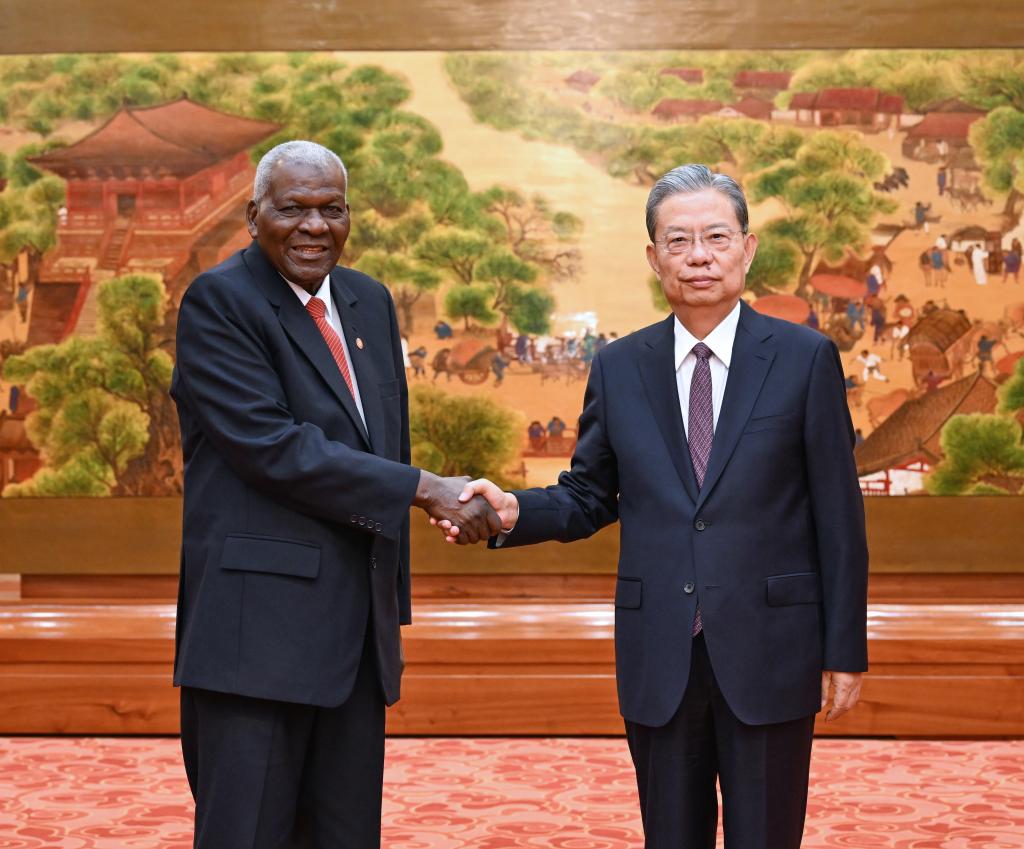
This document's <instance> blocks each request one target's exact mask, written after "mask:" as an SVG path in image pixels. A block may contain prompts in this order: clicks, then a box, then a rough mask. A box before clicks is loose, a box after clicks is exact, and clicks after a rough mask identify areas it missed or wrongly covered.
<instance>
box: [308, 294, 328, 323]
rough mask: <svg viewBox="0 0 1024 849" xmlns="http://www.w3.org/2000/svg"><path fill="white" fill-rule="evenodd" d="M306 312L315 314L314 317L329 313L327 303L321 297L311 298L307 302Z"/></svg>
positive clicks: (321, 316)
mask: <svg viewBox="0 0 1024 849" xmlns="http://www.w3.org/2000/svg"><path fill="white" fill-rule="evenodd" d="M306 312H308V313H309V314H310V315H311V316H313V318H317V319H319V318H323V317H324V316H325V315H327V304H325V303H324V302H323V301H322V300H320V299H319V298H310V299H309V300H308V301H307V302H306Z"/></svg>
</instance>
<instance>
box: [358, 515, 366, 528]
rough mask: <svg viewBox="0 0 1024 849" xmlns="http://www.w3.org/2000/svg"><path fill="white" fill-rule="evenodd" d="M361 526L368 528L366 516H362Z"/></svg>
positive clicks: (360, 519) (360, 518)
mask: <svg viewBox="0 0 1024 849" xmlns="http://www.w3.org/2000/svg"><path fill="white" fill-rule="evenodd" d="M359 526H360V527H363V528H365V527H366V517H365V516H360V517H359Z"/></svg>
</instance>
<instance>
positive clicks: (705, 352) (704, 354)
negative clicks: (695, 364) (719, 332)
mask: <svg viewBox="0 0 1024 849" xmlns="http://www.w3.org/2000/svg"><path fill="white" fill-rule="evenodd" d="M693 355H694V356H695V357H696V358H697V359H698V360H706V359H708V358H710V356H711V349H710V348H709V347H708V346H707V345H705V344H704V343H703V342H698V343H697V344H696V345H694V346H693Z"/></svg>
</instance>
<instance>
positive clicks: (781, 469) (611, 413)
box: [440, 165, 867, 849]
mask: <svg viewBox="0 0 1024 849" xmlns="http://www.w3.org/2000/svg"><path fill="white" fill-rule="evenodd" d="M747 221H748V219H747V205H746V200H745V198H744V196H743V193H742V190H741V189H740V188H739V186H738V185H737V184H736V183H735V182H734V181H733V180H732V179H731V178H729V177H727V176H724V175H721V174H715V173H713V172H711V171H709V170H708V169H707V168H705V167H704V166H699V165H687V166H682V167H680V168H676V169H674V170H673V171H671V172H669V173H668V174H666V175H665V176H664V177H662V178H661V179H660V180H659V181H658V182H657V183H656V184H655V186H654V188H653V189H652V190H651V193H650V198H649V200H648V203H647V227H648V232H649V234H650V238H651V245H650V246H648V248H647V257H648V261H649V262H650V265H651V267H652V269H653V270H654V272H655V273H656V274H657V275H658V277H659V279H660V281H661V285H662V289H663V292H664V294H665V297H666V298H667V300H668V302H669V303H670V305H671V307H672V311H673V315H670V316H669V317H668V318H667V319H665V320H664V321H661V322H658V323H657V324H654V325H651V326H650V327H647V328H645V329H642V330H639V331H637V332H635V333H633V334H630V335H629V336H627V337H624V338H623V339H622V340H621V341H619V342H617V343H616V344H615V345H612V346H609V347H608V348H606V349H605V350H603V351H602V352H601V354H600V355H599V356H597V357H595V359H594V363H593V368H592V370H591V373H590V380H589V383H588V386H587V391H586V396H585V399H584V404H583V412H582V415H581V417H580V424H579V435H578V442H577V446H576V450H575V454H574V456H573V460H572V468H571V471H567V472H563V473H562V474H561V475H560V477H559V482H558V484H557V485H555V486H550V487H547V488H546V489H540V488H537V489H528V490H520V491H516V492H512V493H505V492H502V491H501V490H500V489H499V488H498V487H496V486H495V485H494V484H492V483H490V482H489V481H486V480H478V481H473V482H472V483H470V484H469V485H467V487H466V490H465V491H464V493H463V496H462V497H464V498H467V499H469V498H471V497H473V496H474V495H475V494H483V495H485V496H486V497H487V498H488V500H489V501H490V502H491V504H492V505H493V506H494V507H495V508H496V509H497V510H498V512H499V513H500V515H501V517H502V527H503V529H504V531H505V533H503V534H501V535H499V536H498V537H496V538H495V539H493V540H492V541H491V542H490V544H491V545H492V546H494V547H499V548H505V547H510V546H518V545H528V544H532V543H537V542H542V541H545V540H552V539H556V540H560V541H562V542H568V541H571V540H575V539H580V538H583V537H587V536H590V535H591V534H593V533H595V532H596V531H597V530H598V529H600V528H601V527H603V526H605V525H607V524H609V523H611V522H614V521H616V520H619V522H620V523H621V531H620V533H621V548H620V558H619V567H618V581H617V586H616V593H615V607H616V611H615V613H616V623H615V634H616V658H617V678H618V691H619V705H620V709H621V712H622V715H623V717H624V718H625V723H626V733H627V737H628V741H629V747H630V752H631V754H632V757H633V762H634V764H635V766H636V775H637V783H638V787H639V791H640V802H641V809H642V814H643V822H644V830H645V833H646V836H647V837H646V839H647V846H648V847H655V846H656V847H658V849H666V847H676V848H677V849H683V848H684V847H686V849H692V847H707V848H708V849H710V848H711V847H713V846H714V845H715V832H716V828H717V798H716V793H715V782H716V777H717V779H718V780H719V781H720V783H721V788H722V795H723V798H724V803H725V833H726V842H727V844H728V845H731V846H744V847H749V846H758V847H770V848H771V849H794V847H797V846H799V844H800V841H801V836H802V831H803V822H804V814H805V807H806V799H807V782H808V771H809V763H810V753H811V735H812V731H813V727H814V714H815V713H816V711H818V710H819V709H822V708H824V707H825V706H826V704H827V702H828V696H829V692H830V690H831V691H832V692H833V693H834V697H833V704H832V707H831V709H830V710H829V712H828V715H827V719H828V720H833V719H835V718H836V717H838V716H840V715H842V714H843V713H845V712H846V711H847V710H849V709H850V708H851V707H853V706H854V704H856V702H857V699H858V696H859V692H860V685H861V673H862V672H863V671H864V669H865V668H866V666H867V638H866V604H867V603H866V596H867V547H866V541H865V534H864V508H863V501H862V498H861V494H860V488H859V485H858V481H857V473H856V469H855V466H854V460H853V443H854V429H853V425H852V423H851V420H850V414H849V410H848V408H847V405H846V390H845V388H844V378H843V372H842V367H841V362H840V359H839V353H838V351H837V349H836V347H835V345H834V344H833V343H832V342H831V341H830V340H829V339H827V338H826V337H825V336H823V335H821V334H819V333H816V332H814V331H812V330H810V329H808V328H806V327H801V326H799V325H796V324H791V323H789V322H785V321H780V320H776V319H772V318H769V317H767V316H763V315H760V314H759V313H757V312H755V311H754V310H753V309H751V308H750V307H748V306H747V305H746V304H744V303H743V302H742V301H741V300H740V294H741V292H742V290H743V287H744V282H745V279H746V273H747V271H748V270H749V268H750V264H751V262H752V261H753V259H754V253H755V251H756V249H757V237H756V236H755V235H754V234H753V233H750V232H749V231H748V224H747ZM440 526H441V528H442V530H443V531H445V532H446V533H447V539H448V540H449V541H459V542H461V541H462V540H461V533H460V532H459V531H458V529H457V527H453V526H449V525H448V523H446V522H444V521H442V522H441V523H440ZM823 528H827V533H824V532H821V530H820V529H823Z"/></svg>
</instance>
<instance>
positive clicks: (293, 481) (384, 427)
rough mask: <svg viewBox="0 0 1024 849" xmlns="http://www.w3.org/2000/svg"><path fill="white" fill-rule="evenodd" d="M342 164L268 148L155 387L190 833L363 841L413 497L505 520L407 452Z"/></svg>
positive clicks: (194, 292) (478, 517)
mask: <svg viewBox="0 0 1024 849" xmlns="http://www.w3.org/2000/svg"><path fill="white" fill-rule="evenodd" d="M347 190H348V175H347V173H346V171H345V166H344V165H343V164H342V162H341V160H340V159H339V158H338V157H337V156H336V155H335V154H334V153H332V152H331V151H330V150H327V149H326V148H324V147H321V146H320V145H318V144H314V143H312V142H305V141H297V142H287V143H285V144H282V145H279V146H278V147H275V148H274V149H272V150H271V151H269V152H268V153H267V154H266V155H265V156H264V157H263V159H262V160H261V162H260V163H259V166H258V167H257V169H256V180H255V184H254V187H253V198H252V200H251V201H250V202H249V205H248V209H247V212H246V219H247V222H248V227H249V233H250V235H251V236H252V238H253V240H254V241H253V243H252V244H251V245H250V246H249V247H248V248H246V249H245V250H242V251H239V252H238V253H237V254H235V255H234V256H232V257H230V258H229V259H227V260H226V261H224V262H223V263H221V264H220V265H218V266H216V267H215V268H212V269H210V270H209V271H207V272H205V273H203V274H200V275H199V277H197V278H196V279H195V280H194V281H193V282H192V284H191V286H190V287H189V289H188V291H187V292H186V294H185V297H184V298H183V300H182V303H181V309H180V312H179V316H178V335H177V353H178V361H177V365H176V368H175V373H174V379H173V384H172V387H171V393H172V395H173V396H174V399H175V401H176V402H177V405H178V415H179V419H180V424H181V442H182V452H183V454H184V460H185V500H184V517H183V534H182V548H181V574H180V585H179V593H178V619H177V641H176V648H177V650H176V654H175V662H174V682H175V684H177V685H180V687H181V742H182V751H183V755H184V760H185V770H186V773H187V775H188V780H189V784H190V786H191V788H192V793H193V796H194V797H195V801H196V828H195V846H196V847H200V849H227V847H230V849H243V847H244V849H250V847H251V848H252V849H256V847H259V849H277V848H278V847H289V849H293V847H294V848H295V849H298V848H299V847H310V848H311V849H312V847H322V849H326V848H327V847H332V849H333V847H346V849H371V847H374V848H375V847H379V845H380V811H381V793H382V790H381V784H382V779H383V768H384V706H385V705H386V704H387V705H390V704H392V703H393V702H395V701H397V699H398V696H399V685H400V680H401V674H402V668H403V666H404V661H403V656H402V645H401V635H400V631H399V625H400V624H405V623H408V622H409V621H410V592H409V507H410V506H412V505H416V506H419V507H422V508H423V509H424V510H426V511H428V512H429V513H430V515H431V516H432V517H434V518H435V519H443V520H446V521H451V522H456V523H459V525H460V527H462V523H465V527H466V529H467V533H468V535H469V536H470V537H476V538H486V537H487V536H489V535H490V534H493V533H495V532H496V531H497V530H498V529H499V528H500V522H499V520H498V517H497V514H496V513H495V512H494V510H493V509H491V508H490V507H489V506H488V505H487V503H486V502H485V501H484V500H483V499H476V500H475V501H474V502H471V503H468V504H466V503H462V502H460V501H459V493H460V492H461V490H462V487H463V484H464V479H462V478H459V479H454V478H451V479H449V478H439V477H437V476H436V475H433V474H431V473H430V472H426V471H422V470H420V469H416V468H413V467H411V466H410V465H409V459H410V451H409V418H408V396H407V391H406V383H405V368H404V364H403V361H402V349H401V337H400V334H399V329H398V322H397V319H396V316H395V308H394V305H393V303H392V300H391V296H390V294H389V293H388V290H387V289H386V288H385V287H384V286H383V285H381V284H380V283H378V282H377V281H376V280H372V279H370V278H369V277H367V276H366V275H364V274H360V273H359V272H357V271H353V270H352V269H348V268H343V267H340V266H338V264H337V263H338V260H339V258H340V256H341V252H342V249H343V248H344V246H345V240H346V239H347V238H348V234H349V227H350V220H349V206H348V199H347Z"/></svg>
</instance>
